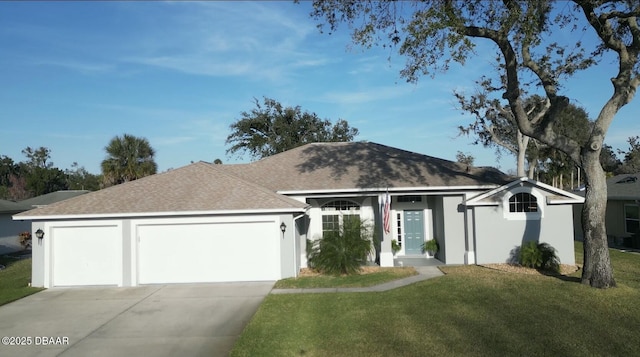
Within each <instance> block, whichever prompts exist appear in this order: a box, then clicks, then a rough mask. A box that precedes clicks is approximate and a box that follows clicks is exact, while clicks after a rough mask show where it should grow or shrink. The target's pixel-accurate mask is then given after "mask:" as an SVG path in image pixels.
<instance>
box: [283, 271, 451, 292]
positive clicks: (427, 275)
mask: <svg viewBox="0 0 640 357" xmlns="http://www.w3.org/2000/svg"><path fill="white" fill-rule="evenodd" d="M414 268H415V269H416V271H417V272H418V274H417V275H413V276H410V277H408V278H404V279H398V280H394V281H390V282H388V283H384V284H380V285H374V286H368V287H366V288H319V289H273V290H271V294H315V293H364V292H374V291H387V290H391V289H395V288H399V287H401V286H407V285H409V284H413V283H417V282H419V281H423V280H427V279H431V278H436V277H439V276H442V275H444V274H443V273H442V272H441V271H440V269H438V267H437V266H416V267H414Z"/></svg>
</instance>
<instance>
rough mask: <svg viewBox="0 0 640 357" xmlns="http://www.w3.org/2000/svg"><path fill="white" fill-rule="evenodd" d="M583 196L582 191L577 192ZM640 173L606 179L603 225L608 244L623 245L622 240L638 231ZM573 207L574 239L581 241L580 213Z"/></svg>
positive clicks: (639, 225) (577, 207) (580, 209)
mask: <svg viewBox="0 0 640 357" xmlns="http://www.w3.org/2000/svg"><path fill="white" fill-rule="evenodd" d="M579 194H581V195H584V191H581V192H579ZM639 204H640V173H635V174H622V175H616V176H614V177H611V178H609V179H607V213H606V218H605V225H606V227H607V236H608V238H609V244H611V245H618V246H620V245H623V244H624V239H625V238H628V237H631V236H632V235H633V233H635V232H638V230H639V229H640V205H639ZM582 206H583V205H576V206H575V207H574V222H575V223H574V226H575V230H576V238H577V239H579V240H582V238H583V236H584V233H583V231H582V223H581V212H582Z"/></svg>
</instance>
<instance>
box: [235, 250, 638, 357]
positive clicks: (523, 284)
mask: <svg viewBox="0 0 640 357" xmlns="http://www.w3.org/2000/svg"><path fill="white" fill-rule="evenodd" d="M576 253H577V254H576V255H577V258H578V261H579V262H581V261H582V245H581V244H579V243H578V244H576ZM611 258H612V261H613V266H614V270H615V276H616V280H617V283H618V288H615V289H608V290H599V289H593V288H590V287H588V286H584V285H582V284H580V283H579V277H580V272H577V273H575V274H573V275H571V276H564V277H550V276H544V275H525V274H516V273H506V272H501V271H496V270H492V269H487V268H483V267H478V266H459V267H446V268H443V271H445V273H446V275H445V276H443V277H439V278H435V279H430V280H427V281H424V282H420V283H416V284H413V285H410V286H407V287H403V288H399V289H395V290H391V291H387V292H380V293H337V294H333V293H332V294H286V295H269V296H267V298H266V299H265V301H264V303H263V304H262V306H261V307H260V309H259V310H258V312H257V313H256V315H255V316H254V318H253V320H252V321H251V322H250V323H249V325H248V326H247V328H246V329H245V331H244V332H243V334H242V336H241V337H240V338H239V340H238V341H237V343H236V345H235V347H234V350H233V351H232V356H429V355H432V356H460V355H470V356H495V355H509V356H516V355H517V356H533V355H535V356H541V355H548V356H556V355H557V356H586V355H598V356H624V355H626V356H628V355H637V354H638V346H640V333H639V330H640V303H639V302H640V255H638V254H633V253H621V252H617V251H611Z"/></svg>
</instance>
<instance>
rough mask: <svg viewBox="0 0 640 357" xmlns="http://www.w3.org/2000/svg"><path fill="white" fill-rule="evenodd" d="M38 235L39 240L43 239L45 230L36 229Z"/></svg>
mask: <svg viewBox="0 0 640 357" xmlns="http://www.w3.org/2000/svg"><path fill="white" fill-rule="evenodd" d="M36 237H38V239H39V240H42V238H44V231H43V230H42V229H40V228H38V230H37V231H36Z"/></svg>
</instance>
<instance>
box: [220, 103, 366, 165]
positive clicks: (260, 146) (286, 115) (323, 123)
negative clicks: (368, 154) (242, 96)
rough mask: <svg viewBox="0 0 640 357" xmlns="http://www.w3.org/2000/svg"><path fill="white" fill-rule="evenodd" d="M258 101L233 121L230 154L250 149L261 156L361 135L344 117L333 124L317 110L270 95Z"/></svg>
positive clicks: (258, 156)
mask: <svg viewBox="0 0 640 357" xmlns="http://www.w3.org/2000/svg"><path fill="white" fill-rule="evenodd" d="M254 103H255V105H256V107H255V108H254V109H252V110H251V111H249V112H242V113H241V118H240V119H238V120H236V121H235V122H234V123H233V124H231V126H230V128H231V134H229V136H228V137H227V144H231V147H230V148H229V149H228V150H227V154H235V153H238V152H249V154H251V156H252V157H253V158H257V159H260V158H263V157H267V156H270V155H274V154H277V153H281V152H283V151H286V150H290V149H293V148H295V147H298V146H301V145H304V144H308V143H317V142H344V141H352V140H353V138H354V137H355V136H356V135H358V129H356V128H352V127H350V126H349V123H347V121H346V120H343V119H340V120H338V121H337V122H336V123H335V124H332V123H331V121H329V120H327V119H324V120H323V119H320V118H319V117H318V116H317V115H316V113H309V112H307V111H304V112H303V111H302V109H301V108H300V107H299V106H296V107H283V106H282V104H280V103H279V102H278V101H276V100H274V99H271V98H267V97H265V98H264V101H263V104H262V105H261V104H260V102H259V101H258V99H254Z"/></svg>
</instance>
